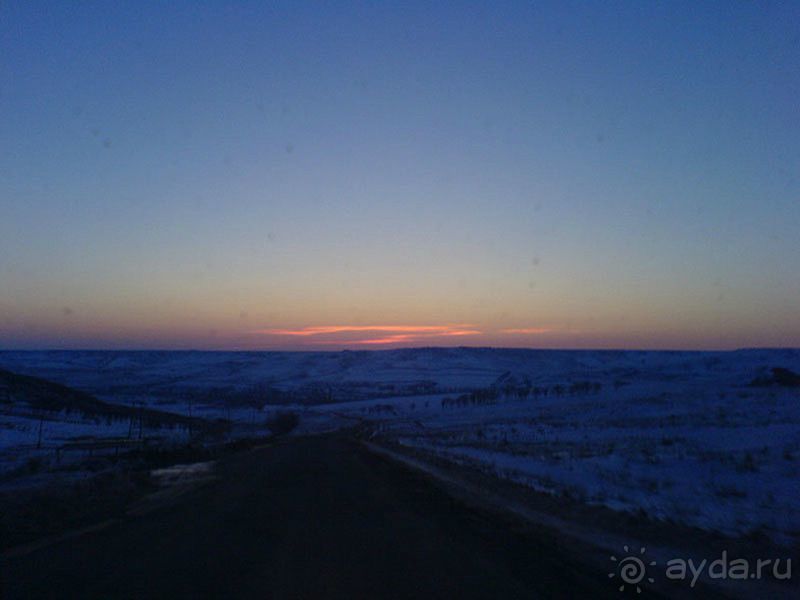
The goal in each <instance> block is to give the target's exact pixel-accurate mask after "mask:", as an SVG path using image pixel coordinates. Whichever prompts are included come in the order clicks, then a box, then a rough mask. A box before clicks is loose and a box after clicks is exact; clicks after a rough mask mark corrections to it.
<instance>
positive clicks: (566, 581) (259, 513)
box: [0, 436, 619, 600]
mask: <svg viewBox="0 0 800 600" xmlns="http://www.w3.org/2000/svg"><path fill="white" fill-rule="evenodd" d="M217 475H218V479H217V480H215V481H214V482H212V483H210V484H207V485H206V486H204V487H201V488H198V489H195V490H193V491H191V492H189V493H187V494H185V495H183V496H181V497H180V498H179V499H178V500H177V501H176V502H175V503H173V504H172V505H170V506H166V507H163V508H161V509H159V510H156V511H152V512H150V513H148V514H145V515H142V516H138V517H130V518H125V519H122V520H121V521H118V522H116V523H113V524H112V525H110V526H108V527H106V528H103V529H100V530H99V531H94V532H92V533H87V534H85V535H81V536H78V537H76V538H73V539H70V540H66V541H63V542H61V543H57V544H53V545H50V546H47V547H44V548H41V549H39V550H37V551H35V552H32V553H29V554H27V555H24V556H18V557H15V558H11V559H8V560H6V561H5V564H3V567H2V568H3V571H4V572H3V580H4V581H3V585H4V586H5V588H6V589H5V590H4V593H5V594H6V596H7V597H8V598H39V597H43V598H65V597H80V598H104V599H108V598H347V599H348V600H352V599H376V598H436V599H450V598H453V599H459V600H460V599H469V598H491V599H498V598H539V597H559V598H563V597H574V598H589V597H591V598H597V597H602V596H604V595H609V596H613V597H618V594H619V592H617V591H616V588H615V587H614V586H612V585H610V584H609V582H608V580H607V579H606V578H605V574H603V573H599V574H591V573H587V572H585V571H584V569H582V568H581V567H580V566H579V565H577V564H576V563H574V562H572V561H571V560H569V559H568V558H566V556H565V555H564V554H563V552H561V551H560V550H559V549H558V543H557V540H556V539H555V538H553V537H551V536H547V535H544V534H542V535H536V536H534V535H533V534H531V533H524V532H522V531H521V530H520V529H519V528H518V527H515V526H514V524H513V521H510V520H506V519H504V518H502V517H498V516H496V515H492V514H489V513H483V512H481V511H479V510H475V509H470V508H467V507H465V506H463V505H462V504H460V503H459V502H457V501H454V500H453V499H452V498H451V497H450V496H448V495H447V494H446V493H445V492H444V491H442V490H440V489H439V488H438V487H437V486H435V485H433V484H432V483H430V482H429V481H428V480H427V479H425V478H424V477H423V476H420V475H418V474H416V473H414V472H412V471H409V470H407V469H406V468H405V467H402V466H399V465H397V464H395V463H393V462H390V461H388V460H387V459H385V458H382V457H378V456H375V455H374V454H371V453H369V452H368V451H367V450H365V449H363V448H362V447H361V446H360V445H358V444H357V443H356V442H354V441H352V440H349V439H347V438H345V437H336V436H331V437H318V438H306V439H297V440H291V441H285V442H282V443H278V444H276V445H274V446H271V447H265V448H261V449H257V450H253V451H250V452H246V453H242V454H239V455H236V456H232V457H229V458H228V459H226V460H224V461H222V462H221V463H220V464H219V465H218V468H217ZM0 595H2V594H0Z"/></svg>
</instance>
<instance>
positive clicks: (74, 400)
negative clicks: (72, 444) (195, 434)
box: [0, 369, 201, 426]
mask: <svg viewBox="0 0 800 600" xmlns="http://www.w3.org/2000/svg"><path fill="white" fill-rule="evenodd" d="M3 408H5V409H12V410H13V409H20V408H25V409H29V410H34V411H45V412H62V411H64V412H68V413H78V414H80V415H82V416H85V417H99V418H110V419H129V418H131V417H135V418H142V419H144V421H146V422H147V423H150V424H153V425H160V426H163V425H188V424H189V423H190V422H191V423H194V424H195V425H197V424H198V423H199V422H201V420H200V419H192V418H189V417H186V416H183V415H177V414H173V413H169V412H165V411H160V410H152V409H145V408H140V407H132V406H123V405H119V404H112V403H110V402H103V401H102V400H98V399H97V398H95V397H94V396H92V395H90V394H87V393H85V392H81V391H78V390H75V389H72V388H69V387H67V386H65V385H61V384H59V383H53V382H51V381H47V380H45V379H40V378H39V377H32V376H30V375H19V374H17V373H12V372H11V371H6V370H4V369H0V409H3Z"/></svg>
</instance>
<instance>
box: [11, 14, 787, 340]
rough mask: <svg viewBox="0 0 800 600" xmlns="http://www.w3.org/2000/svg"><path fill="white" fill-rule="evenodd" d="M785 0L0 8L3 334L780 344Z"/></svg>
mask: <svg viewBox="0 0 800 600" xmlns="http://www.w3.org/2000/svg"><path fill="white" fill-rule="evenodd" d="M798 98H800V4H798V3H778V2H774V3H773V2H708V3H704V2H695V1H692V2H677V1H675V2H663V3H661V2H610V1H603V2H575V3H572V2H568V1H563V0H559V1H556V2H535V3H532V2H487V3H485V4H481V3H475V2H469V3H466V2H464V3H458V2H455V3H450V2H440V3H414V2H402V3H399V2H398V3H384V2H334V3H322V2H319V3H304V2H295V1H293V2H287V3H280V2H275V3H272V2H270V3H265V2H230V3H225V2H202V3H201V2H147V3H145V2H138V1H134V2H80V3H78V2H60V1H59V2H15V1H5V2H3V3H2V4H0V348H6V349H14V348H100V349H102V348H142V349H143V348H167V349H168V348H175V349H181V348H196V349H287V350H300V349H314V350H336V349H341V348H369V349H378V348H391V347H397V346H439V345H458V346H461V345H468V346H487V345H491V346H509V347H538V348H671V349H681V348H686V349H725V348H737V347H753V346H795V347H797V346H800V106H798V104H799V103H798Z"/></svg>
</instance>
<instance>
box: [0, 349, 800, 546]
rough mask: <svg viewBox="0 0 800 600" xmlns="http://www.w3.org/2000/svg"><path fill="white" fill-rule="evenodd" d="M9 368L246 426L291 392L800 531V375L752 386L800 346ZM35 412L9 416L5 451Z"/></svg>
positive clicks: (343, 355)
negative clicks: (792, 381)
mask: <svg viewBox="0 0 800 600" xmlns="http://www.w3.org/2000/svg"><path fill="white" fill-rule="evenodd" d="M0 367H3V368H6V369H9V370H12V371H17V372H21V373H27V374H31V375H36V376H38V377H43V378H45V379H50V380H53V381H57V382H60V383H64V384H67V385H70V386H73V387H76V388H78V389H81V390H84V391H87V392H90V393H93V394H96V395H97V396H98V397H100V398H102V399H104V400H107V401H112V402H113V401H116V402H123V403H127V402H130V401H131V400H132V399H136V400H145V401H146V402H147V403H148V404H150V405H151V406H158V407H159V408H162V409H165V410H170V411H174V412H181V413H184V414H192V415H193V416H206V417H211V418H225V419H231V420H233V421H236V422H238V423H240V424H247V423H249V424H251V426H253V427H258V426H259V424H260V423H263V421H264V419H265V418H266V415H267V414H268V413H270V412H272V411H277V410H283V409H284V408H285V407H286V405H287V404H289V405H291V409H292V410H294V411H296V412H298V413H299V414H300V415H301V425H300V430H301V431H303V432H313V431H325V430H331V429H336V428H338V427H342V426H348V425H354V424H359V425H361V426H362V428H364V429H366V430H372V431H373V432H374V433H373V436H374V438H375V439H377V440H378V441H380V440H381V439H383V440H387V441H391V442H394V443H399V444H403V445H405V446H407V447H410V448H414V449H415V450H423V451H425V452H429V453H431V454H434V455H436V456H439V457H441V458H445V459H447V460H449V461H452V462H454V463H461V464H467V465H470V466H474V467H477V468H479V469H481V470H484V471H486V472H487V473H490V474H493V475H496V476H498V477H503V478H508V479H511V480H513V481H516V482H519V483H522V484H524V485H526V486H530V487H532V488H534V489H536V490H540V491H543V492H545V493H549V494H554V495H558V496H569V497H571V498H574V499H577V500H581V501H585V502H587V503H592V504H598V505H604V506H607V507H609V508H612V509H614V510H619V511H634V512H641V513H644V514H646V515H648V516H650V517H652V518H655V519H662V520H667V521H670V520H671V521H674V522H679V523H683V524H687V525H693V526H698V527H702V528H706V529H709V530H713V531H719V532H723V533H726V534H730V535H737V536H738V535H746V534H750V533H753V532H761V533H765V534H767V535H769V536H770V537H771V538H772V539H774V540H777V541H780V542H786V543H796V542H797V541H798V540H800V510H798V509H800V390H798V388H790V387H782V386H779V385H762V386H753V385H750V384H751V382H752V381H753V380H755V379H759V378H760V379H762V380H764V379H765V378H766V379H769V375H770V373H771V369H772V368H774V367H783V368H787V369H791V370H793V371H795V372H800V350H741V351H736V352H615V351H574V352H570V351H544V350H542V351H538V350H503V349H485V348H484V349H481V348H447V349H445V348H430V349H428V348H423V349H412V350H392V351H380V352H331V353H323V352H316V353H305V352H303V353H300V352H296V353H292V352H285V353H279V352H256V353H237V352H35V353H26V352H0ZM276 391H277V392H279V394H278V395H277V396H276ZM281 394H283V395H281ZM276 398H278V399H279V400H280V402H279V403H278V404H272V402H273V401H274V400H275V399H276ZM265 403H266V405H264V404H265ZM36 425H38V424H36V423H33V422H31V423H28V424H27V425H25V424H20V423H17V422H14V421H13V420H12V421H2V422H0V439H2V438H4V439H5V441H2V442H0V448H8V447H9V446H10V445H13V444H14V443H15V442H13V440H21V439H23V438H24V443H25V444H30V443H31V440H32V439H35V437H36V435H37V432H36V431H33V430H32V428H35V426H36ZM26 427H27V429H26ZM70 427H71V429H70V432H71V435H75V433H76V432H77V430H76V429H75V428H74V427H77V425H76V424H73V425H71V426H70ZM81 427H83V425H81ZM87 427H88V428H89V430H92V426H90V425H87ZM96 427H99V428H103V427H106V425H103V424H102V423H99V424H97V425H96ZM110 427H112V429H113V427H123V428H127V424H125V425H114V426H110ZM48 430H49V431H51V432H52V433H51V434H50V435H52V436H61V435H62V434H61V433H59V429H58V427H57V426H55V425H53V426H52V429H50V426H49V425H48ZM81 431H83V430H81ZM95 431H96V430H95ZM9 434H11V436H12V437H7V436H9ZM104 434H105V435H115V433H114V432H112V431H111V430H109V431H108V432H107V433H104ZM26 436H27V437H26ZM8 440H12V442H9V441H8ZM4 452H5V451H4Z"/></svg>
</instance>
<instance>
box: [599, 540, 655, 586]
mask: <svg viewBox="0 0 800 600" xmlns="http://www.w3.org/2000/svg"><path fill="white" fill-rule="evenodd" d="M623 549H624V550H625V553H626V554H627V556H624V557H623V558H621V559H617V557H616V556H612V557H611V561H612V562H615V563H617V566H616V570H615V571H612V572H611V573H609V574H608V578H609V579H613V578H614V577H616V576H617V575H619V578H620V579H622V585H620V586H619V591H620V592H624V591H625V585H626V584H627V585H632V586H633V585H635V586H636V593H637V594H641V593H642V588H641V586H640V585H639V584H640V583H641V582H642V581H643V580H644V578H645V577H646V576H647V566H646V565H645V563H644V560H642V558H644V553H645V551H646V548H645V547H644V546H643V547H642V548H640V549H639V556H636V555H635V554H633V553H631V551H630V550H629V549H628V546H623ZM640 557H642V558H640ZM648 565H649V566H651V567H654V566H656V561H654V560H653V561H650V562H649V563H648ZM647 581H648V582H650V583H653V582H654V581H655V580H654V579H653V578H652V577H647Z"/></svg>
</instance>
